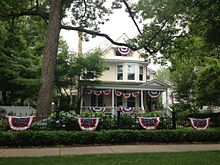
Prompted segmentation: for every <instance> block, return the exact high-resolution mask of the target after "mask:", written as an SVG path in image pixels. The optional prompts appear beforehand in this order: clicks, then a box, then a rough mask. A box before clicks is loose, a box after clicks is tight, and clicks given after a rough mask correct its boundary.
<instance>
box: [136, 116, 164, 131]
mask: <svg viewBox="0 0 220 165" xmlns="http://www.w3.org/2000/svg"><path fill="white" fill-rule="evenodd" d="M138 119H139V123H140V124H141V126H142V127H143V128H144V129H147V130H149V129H156V128H157V126H158V125H159V123H160V117H139V118H138Z"/></svg>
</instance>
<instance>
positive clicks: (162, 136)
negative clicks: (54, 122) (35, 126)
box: [0, 129, 220, 146]
mask: <svg viewBox="0 0 220 165" xmlns="http://www.w3.org/2000/svg"><path fill="white" fill-rule="evenodd" d="M139 142H147V143H155V142H160V143H170V142H178V143H179V142H190V143H191V142H220V129H207V130H203V131H198V130H105V131H100V132H98V131H97V132H94V131H62V130H60V131H22V132H13V131H11V132H4V131H0V146H54V145H84V144H123V143H139Z"/></svg>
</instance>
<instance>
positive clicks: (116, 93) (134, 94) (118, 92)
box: [115, 90, 139, 99]
mask: <svg viewBox="0 0 220 165" xmlns="http://www.w3.org/2000/svg"><path fill="white" fill-rule="evenodd" d="M115 95H116V96H118V97H120V96H122V97H123V98H125V99H128V98H130V97H138V96H139V92H132V93H124V92H121V91H117V90H116V91H115Z"/></svg>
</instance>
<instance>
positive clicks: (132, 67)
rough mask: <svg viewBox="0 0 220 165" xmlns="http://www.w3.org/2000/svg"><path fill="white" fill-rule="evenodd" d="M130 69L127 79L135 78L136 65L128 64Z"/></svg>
mask: <svg viewBox="0 0 220 165" xmlns="http://www.w3.org/2000/svg"><path fill="white" fill-rule="evenodd" d="M127 67H128V70H127V76H128V77H127V79H128V80H135V65H128V66H127Z"/></svg>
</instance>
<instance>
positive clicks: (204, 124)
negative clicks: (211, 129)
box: [189, 118, 210, 130]
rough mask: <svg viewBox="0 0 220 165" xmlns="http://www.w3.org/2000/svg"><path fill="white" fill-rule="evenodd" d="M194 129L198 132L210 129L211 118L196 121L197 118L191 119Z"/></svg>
mask: <svg viewBox="0 0 220 165" xmlns="http://www.w3.org/2000/svg"><path fill="white" fill-rule="evenodd" d="M189 120H190V122H191V124H192V126H193V128H195V129H197V130H205V129H207V128H208V126H209V123H210V118H205V119H196V118H189Z"/></svg>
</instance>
